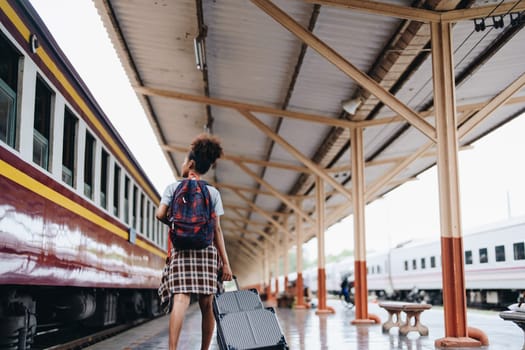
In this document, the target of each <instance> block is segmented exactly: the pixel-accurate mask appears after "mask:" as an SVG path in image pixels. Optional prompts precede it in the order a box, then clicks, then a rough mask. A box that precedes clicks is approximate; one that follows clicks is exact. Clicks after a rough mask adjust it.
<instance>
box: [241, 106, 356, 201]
mask: <svg viewBox="0 0 525 350" xmlns="http://www.w3.org/2000/svg"><path fill="white" fill-rule="evenodd" d="M239 113H240V114H241V115H243V116H244V117H245V118H246V119H248V120H249V121H250V122H251V123H252V124H253V125H255V126H256V127H257V128H258V129H259V130H261V131H262V132H263V133H264V134H266V136H268V137H269V138H270V139H272V140H273V141H275V142H276V143H277V144H279V146H281V147H282V148H284V149H285V150H286V151H287V152H288V153H290V154H291V155H293V156H294V157H295V158H296V159H298V160H299V161H301V162H302V163H303V164H304V165H305V166H307V167H308V168H309V169H310V170H312V172H314V173H315V174H316V175H319V176H320V177H321V178H323V180H325V181H326V182H327V183H329V184H330V185H331V186H332V187H333V188H335V189H336V190H338V191H339V192H341V193H342V194H343V195H345V196H346V197H347V198H348V199H351V198H352V195H351V194H350V191H349V190H347V189H346V188H345V187H344V186H343V185H341V184H340V183H339V182H337V181H336V180H335V179H334V178H332V177H331V176H330V175H329V174H328V173H327V172H326V171H325V169H324V168H321V167H320V166H318V165H317V164H315V163H314V162H313V161H312V160H310V159H309V158H308V157H306V156H305V155H304V154H302V153H301V152H299V150H297V149H296V148H295V147H293V146H292V145H290V144H289V143H288V142H287V141H286V140H285V139H284V138H282V137H281V136H279V135H277V134H276V133H275V132H274V131H273V130H271V129H270V128H269V127H268V126H266V124H264V123H263V122H261V121H260V120H259V119H258V118H257V117H255V116H254V115H253V114H251V113H250V112H248V111H246V110H239Z"/></svg>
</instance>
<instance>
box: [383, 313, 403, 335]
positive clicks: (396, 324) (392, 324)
mask: <svg viewBox="0 0 525 350" xmlns="http://www.w3.org/2000/svg"><path fill="white" fill-rule="evenodd" d="M400 313H401V311H390V310H388V320H387V321H386V322H385V323H383V326H382V329H383V333H388V332H389V331H390V329H391V328H392V327H399V325H400V324H401V319H400V318H399V314H400ZM394 316H395V321H394Z"/></svg>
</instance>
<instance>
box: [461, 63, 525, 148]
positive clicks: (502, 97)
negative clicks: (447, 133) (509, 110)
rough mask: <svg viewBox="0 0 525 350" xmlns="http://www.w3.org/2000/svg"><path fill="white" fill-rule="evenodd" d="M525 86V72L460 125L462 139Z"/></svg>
mask: <svg viewBox="0 0 525 350" xmlns="http://www.w3.org/2000/svg"><path fill="white" fill-rule="evenodd" d="M523 86H525V73H523V74H522V75H521V76H520V77H519V78H518V79H516V80H514V81H513V82H512V83H511V84H510V85H509V86H507V87H506V88H505V89H503V90H502V91H500V93H499V94H497V95H496V96H495V97H494V98H492V99H491V100H490V101H489V102H488V103H487V104H486V105H485V106H484V107H483V108H481V109H480V110H479V111H478V112H477V113H476V114H474V115H473V116H472V117H471V118H470V119H468V120H467V121H466V122H465V123H464V124H462V125H461V126H460V127H459V132H458V137H459V139H460V140H461V139H462V138H463V137H464V136H465V135H466V134H468V133H469V132H470V131H471V130H472V129H474V128H475V127H476V126H477V125H478V124H479V123H481V122H482V121H483V120H484V119H485V118H487V117H488V116H490V115H491V114H492V113H494V111H496V109H498V108H499V107H501V106H502V105H504V104H505V102H506V101H507V100H508V99H510V98H511V97H512V95H514V94H515V93H517V92H518V91H520V90H521V89H522V88H523Z"/></svg>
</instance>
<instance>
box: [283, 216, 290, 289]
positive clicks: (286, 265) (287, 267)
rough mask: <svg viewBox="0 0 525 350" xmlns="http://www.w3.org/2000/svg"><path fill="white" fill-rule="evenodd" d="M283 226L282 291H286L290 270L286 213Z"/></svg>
mask: <svg viewBox="0 0 525 350" xmlns="http://www.w3.org/2000/svg"><path fill="white" fill-rule="evenodd" d="M283 226H284V228H286V230H285V231H284V232H283V241H284V242H283V267H284V271H283V275H284V287H283V288H284V292H285V293H286V292H287V288H288V272H289V271H290V259H289V258H288V251H289V250H290V248H289V245H288V240H289V239H290V237H288V215H286V216H285V217H284V224H283Z"/></svg>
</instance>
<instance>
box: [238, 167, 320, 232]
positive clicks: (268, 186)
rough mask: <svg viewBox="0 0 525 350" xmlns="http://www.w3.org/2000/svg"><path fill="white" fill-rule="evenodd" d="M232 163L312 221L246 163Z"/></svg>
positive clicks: (310, 219)
mask: <svg viewBox="0 0 525 350" xmlns="http://www.w3.org/2000/svg"><path fill="white" fill-rule="evenodd" d="M234 163H235V164H237V166H238V167H239V168H241V169H242V171H244V172H245V173H246V174H247V175H248V176H250V177H251V178H252V179H254V180H255V181H257V182H258V183H259V184H261V185H263V186H264V187H266V188H267V189H268V190H269V191H270V192H271V193H273V195H274V196H275V197H277V198H279V199H280V200H281V201H282V202H283V203H284V204H286V205H287V206H288V207H289V208H292V209H293V210H294V211H295V212H296V213H297V214H299V215H301V217H303V219H305V220H307V221H310V222H314V220H313V219H312V218H311V217H310V216H308V214H306V213H305V212H304V211H302V210H301V209H300V208H299V207H298V206H297V205H295V203H294V202H293V201H291V200H290V199H288V198H287V196H285V195H283V194H281V192H279V191H278V190H277V189H276V188H275V187H273V186H272V185H270V184H269V183H268V182H267V181H265V180H263V179H261V177H260V176H258V175H257V174H256V173H254V172H253V171H252V170H251V169H250V168H248V167H247V166H246V165H244V164H243V163H241V162H234Z"/></svg>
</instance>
